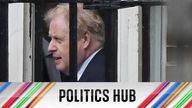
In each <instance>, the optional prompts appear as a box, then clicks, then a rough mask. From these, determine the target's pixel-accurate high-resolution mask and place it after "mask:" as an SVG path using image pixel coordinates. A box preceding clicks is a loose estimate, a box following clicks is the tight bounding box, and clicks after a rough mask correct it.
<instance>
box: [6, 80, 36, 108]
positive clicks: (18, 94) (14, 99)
mask: <svg viewBox="0 0 192 108" xmlns="http://www.w3.org/2000/svg"><path fill="white" fill-rule="evenodd" d="M31 84H32V83H31V82H26V83H25V84H23V85H22V86H21V87H20V88H19V90H17V92H16V93H15V94H14V95H13V96H12V97H11V98H10V99H9V100H8V101H7V102H6V103H5V104H4V105H3V106H2V108H9V107H10V106H11V105H12V104H13V103H14V102H15V101H16V100H17V99H18V98H19V96H20V95H21V94H23V92H24V91H25V90H26V89H27V88H28V87H29V86H30V85H31Z"/></svg>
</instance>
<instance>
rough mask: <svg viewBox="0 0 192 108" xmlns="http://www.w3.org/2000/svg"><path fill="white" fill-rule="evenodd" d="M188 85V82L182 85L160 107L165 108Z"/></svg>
mask: <svg viewBox="0 0 192 108" xmlns="http://www.w3.org/2000/svg"><path fill="white" fill-rule="evenodd" d="M188 84H189V82H186V83H183V84H182V85H181V86H180V87H179V89H178V90H177V91H176V92H175V93H174V94H172V95H171V97H170V98H169V99H168V100H167V101H166V102H165V104H164V105H163V106H162V108H165V107H167V106H168V105H169V104H170V103H171V102H172V101H173V100H174V99H175V98H176V96H177V95H179V93H180V92H181V91H182V90H183V89H184V88H185V87H186V86H187V85H188Z"/></svg>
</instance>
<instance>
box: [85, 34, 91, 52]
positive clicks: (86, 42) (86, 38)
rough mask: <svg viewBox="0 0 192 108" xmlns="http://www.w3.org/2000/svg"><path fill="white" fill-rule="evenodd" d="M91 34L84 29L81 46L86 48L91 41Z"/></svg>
mask: <svg viewBox="0 0 192 108" xmlns="http://www.w3.org/2000/svg"><path fill="white" fill-rule="evenodd" d="M91 38H92V34H91V33H90V32H89V31H86V32H85V33H84V36H83V48H84V49H86V48H88V46H89V45H90V43H91Z"/></svg>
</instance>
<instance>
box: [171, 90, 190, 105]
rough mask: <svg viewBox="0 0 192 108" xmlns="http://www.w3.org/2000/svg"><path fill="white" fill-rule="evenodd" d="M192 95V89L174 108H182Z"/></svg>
mask: <svg viewBox="0 0 192 108" xmlns="http://www.w3.org/2000/svg"><path fill="white" fill-rule="evenodd" d="M191 96H192V90H191V91H190V92H189V93H187V94H186V95H185V96H184V97H183V98H182V99H181V100H180V101H179V102H178V103H177V104H176V105H175V107H174V108H181V106H182V105H183V104H184V103H185V102H187V100H188V99H189V98H190V97H191Z"/></svg>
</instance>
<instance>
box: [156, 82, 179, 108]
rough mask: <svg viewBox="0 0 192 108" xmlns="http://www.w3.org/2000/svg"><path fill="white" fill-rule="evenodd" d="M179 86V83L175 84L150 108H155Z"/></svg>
mask: <svg viewBox="0 0 192 108" xmlns="http://www.w3.org/2000/svg"><path fill="white" fill-rule="evenodd" d="M180 84H181V82H176V83H175V84H174V85H173V86H171V88H170V89H169V90H168V91H167V92H166V93H165V94H164V95H163V96H161V98H160V99H159V100H158V101H157V102H156V103H155V104H154V105H153V106H152V108H157V107H158V106H159V105H160V104H161V103H162V102H163V101H164V100H165V99H166V98H167V97H168V96H169V95H171V93H172V92H173V91H174V90H175V89H176V88H177V87H178V86H179V85H180Z"/></svg>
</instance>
